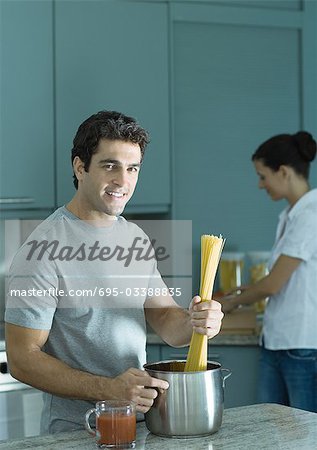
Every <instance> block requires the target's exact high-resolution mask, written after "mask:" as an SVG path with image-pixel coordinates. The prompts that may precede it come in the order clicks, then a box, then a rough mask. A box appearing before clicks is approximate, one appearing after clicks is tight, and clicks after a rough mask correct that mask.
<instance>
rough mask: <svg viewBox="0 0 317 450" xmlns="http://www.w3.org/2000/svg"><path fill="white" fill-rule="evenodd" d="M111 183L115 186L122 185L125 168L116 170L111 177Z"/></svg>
mask: <svg viewBox="0 0 317 450" xmlns="http://www.w3.org/2000/svg"><path fill="white" fill-rule="evenodd" d="M112 181H113V183H115V184H116V185H117V186H124V185H125V183H126V181H127V172H126V170H124V169H123V168H122V169H119V170H117V171H116V173H115V174H114V177H113V180H112Z"/></svg>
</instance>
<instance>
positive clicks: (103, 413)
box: [85, 400, 136, 448]
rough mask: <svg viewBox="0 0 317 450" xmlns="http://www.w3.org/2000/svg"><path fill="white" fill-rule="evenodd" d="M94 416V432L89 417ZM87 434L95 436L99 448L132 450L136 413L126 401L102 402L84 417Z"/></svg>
mask: <svg viewBox="0 0 317 450" xmlns="http://www.w3.org/2000/svg"><path fill="white" fill-rule="evenodd" d="M93 413H94V414H95V415H96V431H95V430H93V429H92V428H91V427H90V424H89V417H90V415H91V414H93ZM85 427H86V430H87V431H88V433H90V434H92V435H94V436H96V440H97V445H98V447H100V448H134V447H135V439H136V411H135V405H134V403H133V402H130V401H128V400H103V401H100V402H97V403H96V407H95V408H92V409H89V410H88V411H87V412H86V416H85Z"/></svg>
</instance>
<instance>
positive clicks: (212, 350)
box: [161, 345, 259, 408]
mask: <svg viewBox="0 0 317 450" xmlns="http://www.w3.org/2000/svg"><path fill="white" fill-rule="evenodd" d="M187 354H188V348H187V347H185V348H173V347H169V346H167V345H162V346H161V360H162V361H164V360H174V359H186V358H187ZM258 359H259V347H258V346H242V345H239V346H237V345H232V346H227V345H220V346H219V345H209V346H208V360H209V361H216V362H218V363H220V364H221V366H222V367H223V368H225V369H230V370H231V372H232V375H231V376H230V378H228V379H227V380H226V382H225V408H233V407H236V406H245V405H252V404H254V403H256V402H257V399H256V389H257V379H258Z"/></svg>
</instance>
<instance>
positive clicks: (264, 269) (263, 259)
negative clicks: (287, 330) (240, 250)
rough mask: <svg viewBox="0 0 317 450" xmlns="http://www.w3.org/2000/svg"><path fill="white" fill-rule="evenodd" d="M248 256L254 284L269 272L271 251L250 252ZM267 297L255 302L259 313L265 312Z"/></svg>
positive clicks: (251, 281) (251, 279)
mask: <svg viewBox="0 0 317 450" xmlns="http://www.w3.org/2000/svg"><path fill="white" fill-rule="evenodd" d="M248 257H249V259H250V269H249V273H250V284H254V283H256V282H257V281H259V280H261V278H264V277H265V276H266V275H267V274H268V273H269V271H268V260H269V257H270V252H265V251H258V252H256V251H255V252H249V253H248ZM266 301H267V299H266V298H265V299H262V300H259V301H257V302H256V303H255V304H254V307H255V310H256V312H257V313H263V312H264V310H265V305H266Z"/></svg>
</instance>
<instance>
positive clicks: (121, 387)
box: [111, 368, 169, 413]
mask: <svg viewBox="0 0 317 450" xmlns="http://www.w3.org/2000/svg"><path fill="white" fill-rule="evenodd" d="M168 387H169V384H168V382H167V381H165V380H159V379H158V378H153V377H151V376H150V375H149V374H148V373H147V372H145V371H144V370H140V369H134V368H131V369H128V370H127V371H126V372H124V373H122V374H121V375H118V376H117V377H115V378H113V379H112V383H111V395H112V396H113V397H114V398H117V399H124V400H131V401H133V402H134V403H135V404H136V409H137V411H139V412H142V413H146V412H147V411H148V410H149V409H150V408H151V406H152V405H153V402H154V399H155V398H156V397H157V396H158V392H157V390H160V389H163V390H166V389H168Z"/></svg>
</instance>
